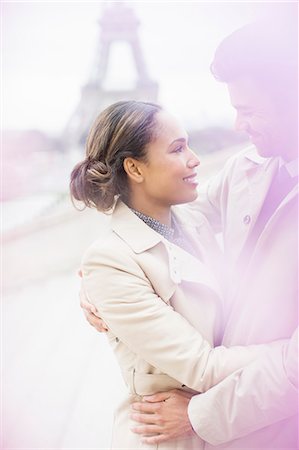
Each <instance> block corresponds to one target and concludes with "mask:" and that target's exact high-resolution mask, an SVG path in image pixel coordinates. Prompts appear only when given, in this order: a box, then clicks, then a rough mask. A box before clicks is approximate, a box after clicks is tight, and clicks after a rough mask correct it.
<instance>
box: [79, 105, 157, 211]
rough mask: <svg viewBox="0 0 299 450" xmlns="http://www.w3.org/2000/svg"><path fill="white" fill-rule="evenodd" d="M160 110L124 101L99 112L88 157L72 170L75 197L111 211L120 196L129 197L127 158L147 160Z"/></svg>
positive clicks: (90, 141) (89, 143)
mask: <svg viewBox="0 0 299 450" xmlns="http://www.w3.org/2000/svg"><path fill="white" fill-rule="evenodd" d="M160 110H161V107H160V106H159V105H155V104H153V103H146V102H138V101H121V102H117V103H114V104H113V105H111V106H109V107H108V108H106V109H105V110H104V111H102V112H101V113H100V114H99V116H98V117H97V119H96V120H95V122H94V124H93V126H92V127H91V129H90V132H89V135H88V137H87V142H86V157H85V159H84V160H83V161H81V162H79V163H78V164H77V165H76V166H75V167H74V169H73V171H72V173H71V181H70V191H71V197H72V199H73V200H74V199H75V200H79V201H82V202H83V203H84V204H85V205H86V206H89V207H95V208H97V209H98V210H99V211H108V210H110V209H111V208H112V207H113V206H114V203H115V200H116V197H117V196H121V197H122V198H123V199H124V200H126V199H127V198H128V196H129V185H128V178H127V174H126V172H125V170H124V167H123V163H124V160H125V158H129V157H131V158H135V159H138V160H142V161H146V156H147V149H146V147H147V145H148V144H149V143H150V142H151V141H152V140H153V139H154V138H155V135H156V132H157V126H156V125H157V123H156V119H155V115H156V113H157V112H159V111H160Z"/></svg>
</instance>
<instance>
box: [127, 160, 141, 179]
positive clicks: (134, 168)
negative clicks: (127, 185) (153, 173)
mask: <svg viewBox="0 0 299 450" xmlns="http://www.w3.org/2000/svg"><path fill="white" fill-rule="evenodd" d="M123 165H124V169H125V172H126V174H127V175H128V177H129V178H130V179H131V180H132V181H135V183H142V181H143V173H142V167H141V162H140V161H138V159H134V158H125V160H124V163H123Z"/></svg>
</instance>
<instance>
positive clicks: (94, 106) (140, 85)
mask: <svg viewBox="0 0 299 450" xmlns="http://www.w3.org/2000/svg"><path fill="white" fill-rule="evenodd" d="M99 25H100V41H99V44H100V45H99V53H98V55H97V57H96V61H95V65H94V68H93V70H92V73H91V76H90V79H89V81H88V82H87V83H86V84H85V86H83V87H82V89H81V99H80V101H79V104H78V106H77V108H76V110H75V111H74V113H73V115H72V116H71V118H70V120H69V122H68V123H67V126H66V128H65V131H64V135H63V145H64V147H65V148H66V150H67V151H68V150H71V151H78V149H82V147H83V146H84V144H85V140H86V137H87V133H88V130H89V128H90V126H91V124H92V122H93V120H94V119H95V117H96V116H97V115H98V113H99V112H100V111H102V110H103V109H104V108H105V107H106V106H108V105H109V104H111V103H114V102H116V101H119V100H143V101H152V102H156V101H157V97H158V84H157V83H156V82H154V81H152V80H151V79H150V77H149V75H148V72H147V69H146V65H145V61H144V58H143V54H142V50H141V46H140V42H139V37H138V26H139V21H138V19H137V17H136V15H135V13H134V11H133V9H132V8H130V7H128V6H126V5H125V4H124V3H121V2H116V3H112V4H111V5H109V6H107V7H106V8H105V9H104V12H103V15H102V17H101V19H100V21H99ZM117 42H122V43H126V44H127V45H128V46H129V48H130V49H131V51H132V56H133V61H134V64H135V69H136V73H137V82H136V85H135V86H134V87H133V88H132V89H127V88H124V89H123V88H122V87H121V86H119V87H118V88H117V89H109V88H108V89H107V88H105V80H106V77H107V73H108V67H109V55H110V53H111V49H112V46H113V45H114V44H115V43H117ZM119 70H120V71H121V67H120V68H119Z"/></svg>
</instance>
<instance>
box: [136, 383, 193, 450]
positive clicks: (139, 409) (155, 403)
mask: <svg viewBox="0 0 299 450" xmlns="http://www.w3.org/2000/svg"><path fill="white" fill-rule="evenodd" d="M191 397H192V394H190V393H188V392H185V391H182V390H177V389H174V390H172V391H169V392H160V393H159V394H155V395H151V396H146V397H143V401H142V402H139V403H133V404H132V414H131V419H133V420H135V421H136V422H139V425H136V427H133V428H131V431H133V432H134V433H137V434H141V435H143V436H144V437H143V439H142V442H143V443H145V444H159V443H160V442H165V441H168V440H170V439H174V438H177V437H179V436H182V435H184V434H189V433H190V432H193V429H192V426H191V423H190V421H189V417H188V405H189V402H190V399H191ZM150 435H152V436H150Z"/></svg>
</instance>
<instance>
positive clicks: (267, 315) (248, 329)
mask: <svg viewBox="0 0 299 450" xmlns="http://www.w3.org/2000/svg"><path fill="white" fill-rule="evenodd" d="M264 25H265V24H262V23H259V24H251V25H247V26H245V27H243V28H242V29H240V30H237V31H235V32H234V33H233V34H231V35H230V36H228V37H227V38H226V39H225V40H224V41H223V42H222V43H221V44H220V45H219V47H218V49H217V51H216V54H215V58H214V62H213V64H212V72H213V74H214V75H215V77H216V78H217V79H219V80H221V81H223V82H225V83H226V84H227V88H228V92H229V95H230V100H231V103H232V105H233V107H234V108H235V109H236V111H237V119H236V128H237V129H238V130H242V131H245V132H246V133H247V134H248V135H249V137H250V139H251V141H252V144H253V146H252V147H251V148H249V149H246V150H245V151H243V152H241V153H240V154H238V155H237V156H235V157H233V158H232V159H231V160H230V161H229V162H228V164H227V165H226V167H225V168H224V169H223V171H222V172H221V173H220V174H219V175H218V176H217V177H215V179H214V180H211V181H210V182H209V185H208V187H207V189H206V191H205V193H201V195H200V196H199V200H198V201H196V202H195V203H194V204H193V208H200V210H201V212H204V213H205V215H206V217H207V218H208V219H209V221H210V223H211V224H212V225H213V226H214V228H215V231H219V230H222V232H223V237H224V247H225V248H224V250H225V254H226V257H227V261H228V262H229V265H230V268H231V271H230V272H231V277H230V279H229V282H228V289H227V295H226V304H225V323H224V329H223V336H222V342H221V343H222V345H225V346H233V345H250V344H259V343H266V342H271V341H274V340H278V339H286V338H287V339H288V341H286V342H285V343H283V344H281V346H280V347H276V348H273V350H269V352H268V354H267V357H264V358H263V359H262V360H257V361H256V362H254V363H252V364H251V365H249V366H247V367H245V368H244V369H242V370H239V371H237V372H235V373H234V374H233V375H231V376H229V377H227V378H226V379H225V380H224V381H223V382H221V383H219V384H218V385H217V386H215V387H213V388H212V389H210V390H209V391H207V392H206V393H203V394H200V395H196V396H194V397H192V399H191V400H190V399H189V398H188V397H186V396H184V395H183V394H182V393H180V392H179V391H170V392H166V393H160V394H156V395H154V396H151V397H148V398H145V399H144V400H145V401H144V402H142V403H136V404H134V405H133V410H132V418H133V419H134V420H135V421H136V422H138V423H137V424H136V427H135V428H134V430H133V431H134V432H136V433H139V434H142V435H144V436H147V437H144V442H145V443H148V444H156V443H160V442H163V441H168V440H170V442H169V444H171V439H172V438H174V437H176V436H178V435H180V434H183V433H186V432H188V431H190V430H192V429H193V430H194V431H195V432H196V433H197V434H198V435H199V436H200V437H201V438H202V439H203V440H204V441H206V448H207V449H208V448H213V447H214V446H217V448H227V449H233V448H234V449H242V450H244V449H248V448H259V449H261V448H263V449H264V448H267V449H270V448H271V449H273V448H280V449H285V448H294V449H295V448H297V444H298V443H297V421H296V416H295V414H296V412H297V385H298V379H297V362H296V361H297V360H296V356H297V337H296V334H294V330H295V329H296V326H297V282H298V279H297V273H298V268H297V213H298V207H297V200H298V184H297V183H298V181H297V180H298V178H297V174H298V166H297V162H296V160H297V148H298V142H297V123H298V117H297V106H298V102H297V49H296V48H295V47H296V44H297V40H296V31H297V26H296V23H293V24H288V27H286V26H285V24H281V25H280V27H278V26H277V28H275V26H274V25H273V24H272V30H273V31H271V30H269V28H265V27H264ZM256 150H257V152H256ZM90 320H91V321H93V323H95V324H96V322H95V321H94V319H90Z"/></svg>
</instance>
